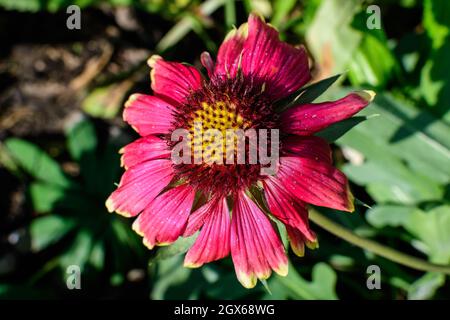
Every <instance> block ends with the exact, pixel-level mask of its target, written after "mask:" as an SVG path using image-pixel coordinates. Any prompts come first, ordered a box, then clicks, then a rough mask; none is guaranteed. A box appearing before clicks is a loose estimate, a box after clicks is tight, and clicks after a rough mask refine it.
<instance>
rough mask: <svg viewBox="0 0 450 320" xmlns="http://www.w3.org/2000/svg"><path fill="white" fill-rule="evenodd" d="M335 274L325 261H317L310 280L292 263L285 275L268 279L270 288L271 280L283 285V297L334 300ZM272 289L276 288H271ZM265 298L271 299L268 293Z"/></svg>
mask: <svg viewBox="0 0 450 320" xmlns="http://www.w3.org/2000/svg"><path fill="white" fill-rule="evenodd" d="M336 281H337V276H336V273H335V272H334V270H333V269H332V268H331V267H330V266H328V265H327V264H325V263H318V264H316V265H315V266H314V268H313V270H312V280H311V281H306V280H305V279H303V278H302V277H301V276H300V274H299V273H298V272H297V271H296V270H295V268H294V266H293V265H292V264H290V265H289V273H288V275H287V276H286V277H280V276H274V277H273V280H272V279H271V281H269V283H270V285H271V288H272V287H273V284H272V282H278V283H280V284H281V285H282V286H283V287H284V295H285V297H284V299H286V298H292V299H302V300H303V299H305V300H316V299H320V300H335V299H337V295H336V292H335V287H336ZM272 290H276V288H273V289H272ZM266 298H268V299H271V296H270V295H266Z"/></svg>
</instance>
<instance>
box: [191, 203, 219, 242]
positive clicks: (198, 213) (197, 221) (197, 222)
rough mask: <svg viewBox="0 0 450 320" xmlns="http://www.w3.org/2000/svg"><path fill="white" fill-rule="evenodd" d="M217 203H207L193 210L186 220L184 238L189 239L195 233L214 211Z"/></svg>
mask: <svg viewBox="0 0 450 320" xmlns="http://www.w3.org/2000/svg"><path fill="white" fill-rule="evenodd" d="M215 206H217V203H216V202H215V201H213V200H211V201H208V202H207V203H206V204H204V205H203V206H201V207H200V208H198V209H197V210H195V211H194V212H193V213H192V214H191V215H190V216H189V219H188V223H187V226H186V229H185V230H184V234H183V236H184V237H190V236H192V235H193V234H194V233H196V232H197V231H198V230H199V229H200V228H201V227H202V226H203V224H204V223H205V221H206V219H208V217H209V215H210V214H211V212H213V211H214V207H215Z"/></svg>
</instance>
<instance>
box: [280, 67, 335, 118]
mask: <svg viewBox="0 0 450 320" xmlns="http://www.w3.org/2000/svg"><path fill="white" fill-rule="evenodd" d="M340 76H341V74H337V75H335V76H332V77H329V78H326V79H322V80H320V81H317V82H315V83H313V84H310V85H309V86H306V87H304V88H301V89H299V90H297V91H296V92H294V93H293V94H291V95H289V96H288V97H286V98H284V99H282V100H280V101H279V102H277V105H278V108H277V109H278V112H283V111H285V110H286V109H289V108H290V107H292V106H294V105H298V104H305V103H311V102H313V101H314V100H315V99H317V98H318V97H319V96H320V95H322V94H323V93H324V92H325V91H326V90H327V89H328V88H329V87H330V86H331V85H332V84H333V83H335V82H336V80H337V79H339V77H340Z"/></svg>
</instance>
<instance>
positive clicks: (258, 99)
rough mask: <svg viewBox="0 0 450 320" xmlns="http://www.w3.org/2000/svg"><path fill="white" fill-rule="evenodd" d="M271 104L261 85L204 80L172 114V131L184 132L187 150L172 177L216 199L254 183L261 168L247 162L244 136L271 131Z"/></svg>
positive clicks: (273, 121) (274, 121) (275, 118)
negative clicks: (189, 158) (185, 160)
mask: <svg viewBox="0 0 450 320" xmlns="http://www.w3.org/2000/svg"><path fill="white" fill-rule="evenodd" d="M272 106H273V103H272V101H270V100H268V99H267V98H266V96H265V94H264V86H263V85H255V84H254V82H253V81H251V80H249V79H245V78H243V77H237V78H234V79H212V80H211V81H210V82H205V83H204V84H203V87H202V88H201V89H199V90H197V91H195V92H193V93H192V94H191V95H190V96H189V97H188V98H187V101H186V103H184V104H182V105H180V106H179V107H178V108H177V113H176V115H175V119H176V121H175V124H174V127H175V128H184V129H187V130H189V137H190V149H191V150H192V152H191V156H192V162H191V163H189V164H185V163H183V164H177V165H175V171H176V173H177V176H178V178H179V179H183V180H186V181H188V183H190V184H191V185H193V186H194V187H196V188H197V189H198V190H200V191H202V192H204V193H206V194H211V193H213V194H218V193H219V194H222V195H228V194H230V193H232V192H234V191H238V190H240V189H242V188H247V187H249V186H250V185H252V184H254V183H255V182H256V181H258V180H260V179H261V178H262V177H261V174H260V168H261V166H260V165H259V164H258V163H256V162H251V161H249V160H250V157H249V137H248V136H247V135H246V132H247V131H251V130H253V131H258V129H272V128H276V127H277V126H278V125H277V124H278V116H277V115H276V113H275V112H274V111H273V107H272ZM249 129H250V130H249ZM242 133H244V136H243V138H242V135H241V134H242ZM239 139H241V141H242V139H243V141H244V143H243V145H245V149H244V150H243V152H241V151H242V149H239V148H240V147H239V148H238V146H239V143H238V140H239ZM172 146H173V144H172ZM238 152H241V154H242V153H244V156H243V157H242V158H241V159H245V160H244V161H243V162H239V161H238V160H239V155H238ZM199 160H200V161H199Z"/></svg>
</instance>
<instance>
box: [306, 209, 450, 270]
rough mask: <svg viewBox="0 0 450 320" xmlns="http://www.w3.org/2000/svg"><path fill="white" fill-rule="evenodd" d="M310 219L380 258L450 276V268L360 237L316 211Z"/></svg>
mask: <svg viewBox="0 0 450 320" xmlns="http://www.w3.org/2000/svg"><path fill="white" fill-rule="evenodd" d="M309 214H310V215H309V217H310V219H311V221H313V222H314V223H315V224H317V225H318V226H320V227H322V228H323V229H325V230H327V231H328V232H330V233H332V234H334V235H335V236H337V237H339V238H341V239H344V240H346V241H348V242H350V243H352V244H354V245H355V246H358V247H360V248H363V249H365V250H368V251H371V252H373V253H375V254H376V255H378V256H380V257H384V258H386V259H389V260H392V261H394V262H397V263H399V264H402V265H404V266H407V267H410V268H413V269H416V270H420V271H429V272H440V273H444V274H448V275H450V266H446V265H440V264H435V263H430V262H428V261H425V260H422V259H419V258H415V257H411V256H410V255H407V254H404V253H402V252H399V251H397V250H394V249H392V248H389V247H386V246H384V245H381V244H379V243H378V242H375V241H372V240H369V239H366V238H363V237H360V236H358V235H356V234H354V233H353V232H351V231H350V230H348V229H346V228H344V227H342V226H341V225H339V224H337V223H336V222H334V221H332V220H330V219H328V218H327V217H325V216H323V215H322V214H320V213H319V212H317V211H316V210H314V209H311V210H309Z"/></svg>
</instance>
